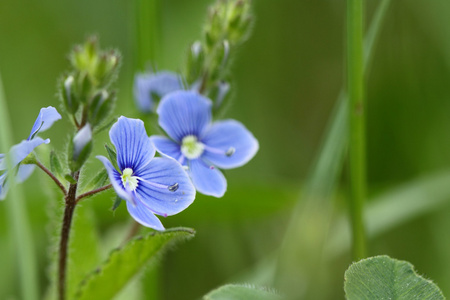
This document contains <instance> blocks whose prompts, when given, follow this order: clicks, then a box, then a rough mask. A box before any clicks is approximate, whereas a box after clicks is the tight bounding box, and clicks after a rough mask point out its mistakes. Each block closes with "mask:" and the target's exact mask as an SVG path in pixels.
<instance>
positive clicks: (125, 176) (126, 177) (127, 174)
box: [122, 168, 139, 191]
mask: <svg viewBox="0 0 450 300" xmlns="http://www.w3.org/2000/svg"><path fill="white" fill-rule="evenodd" d="M132 175H133V170H132V169H131V168H126V169H125V170H123V171H122V183H123V186H124V187H125V188H127V184H128V188H129V189H130V190H131V191H134V190H136V189H137V187H138V184H139V181H138V177H137V176H132Z"/></svg>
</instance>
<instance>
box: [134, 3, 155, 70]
mask: <svg viewBox="0 0 450 300" xmlns="http://www.w3.org/2000/svg"><path fill="white" fill-rule="evenodd" d="M134 3H135V11H136V21H137V22H136V31H135V32H136V44H135V46H136V47H135V51H136V52H135V53H136V54H135V64H136V70H143V69H144V68H145V67H146V64H148V63H149V62H152V63H155V62H156V61H157V60H158V59H160V57H159V54H160V51H159V46H160V45H159V41H160V40H161V39H160V26H159V24H160V14H159V9H160V3H159V0H136V1H135V2H134Z"/></svg>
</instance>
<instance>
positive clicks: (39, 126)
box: [28, 106, 61, 140]
mask: <svg viewBox="0 0 450 300" xmlns="http://www.w3.org/2000/svg"><path fill="white" fill-rule="evenodd" d="M59 119H61V115H60V114H59V113H58V111H57V110H56V109H55V108H54V107H52V106H49V107H44V108H41V111H40V112H39V115H38V117H37V119H36V121H35V122H34V125H33V128H32V129H31V133H30V136H29V137H28V140H31V139H32V138H34V137H35V136H36V134H37V133H38V132H39V131H44V130H47V129H49V128H50V127H51V126H52V125H53V123H54V122H55V121H58V120H59Z"/></svg>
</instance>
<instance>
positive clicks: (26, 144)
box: [9, 137, 50, 166]
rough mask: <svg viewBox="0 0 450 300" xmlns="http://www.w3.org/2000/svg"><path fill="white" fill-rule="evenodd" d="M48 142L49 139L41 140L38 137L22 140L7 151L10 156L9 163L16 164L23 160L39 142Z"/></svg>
mask: <svg viewBox="0 0 450 300" xmlns="http://www.w3.org/2000/svg"><path fill="white" fill-rule="evenodd" d="M44 143H45V144H48V143H50V140H49V139H46V140H43V139H41V138H40V137H37V138H34V139H32V140H30V141H28V140H27V141H22V142H21V143H20V144H17V145H14V146H12V147H11V149H10V150H9V153H10V155H11V157H12V161H11V165H12V166H16V165H17V164H19V163H20V162H21V161H22V160H24V159H25V158H26V157H27V156H28V155H29V154H30V153H31V152H33V150H34V148H36V147H37V146H39V145H41V144H44Z"/></svg>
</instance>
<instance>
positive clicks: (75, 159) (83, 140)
mask: <svg viewBox="0 0 450 300" xmlns="http://www.w3.org/2000/svg"><path fill="white" fill-rule="evenodd" d="M71 146H72V153H71V154H72V155H71V158H72V160H71V161H70V169H71V171H72V172H75V171H78V170H79V169H81V167H82V166H83V164H84V162H85V161H86V160H87V158H88V157H89V155H90V154H91V151H92V129H91V125H89V124H86V125H85V126H84V127H83V128H82V129H81V130H80V131H78V132H77V134H76V135H75V137H74V138H73V140H72V145H71Z"/></svg>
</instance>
